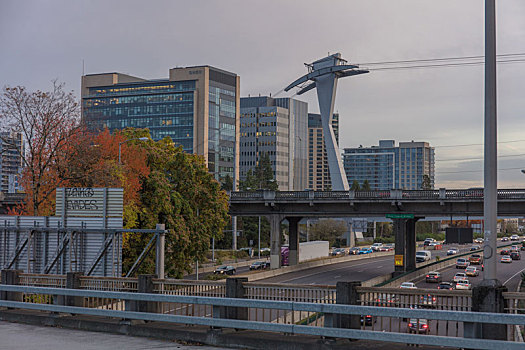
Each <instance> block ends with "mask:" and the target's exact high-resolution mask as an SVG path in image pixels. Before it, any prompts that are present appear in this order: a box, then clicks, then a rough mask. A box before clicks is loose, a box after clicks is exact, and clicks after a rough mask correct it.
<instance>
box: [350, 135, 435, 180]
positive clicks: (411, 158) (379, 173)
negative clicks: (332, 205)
mask: <svg viewBox="0 0 525 350" xmlns="http://www.w3.org/2000/svg"><path fill="white" fill-rule="evenodd" d="M343 159H344V168H345V172H346V176H347V179H348V183H349V184H352V183H353V182H354V180H357V182H358V183H359V184H360V185H362V184H363V183H364V181H365V180H368V183H369V184H370V189H371V190H389V189H393V188H394V189H405V190H420V189H421V188H422V186H423V178H424V177H425V176H428V178H429V180H430V188H432V189H433V188H434V172H435V161H434V148H433V147H430V145H429V144H428V142H414V141H412V142H400V143H399V146H398V147H396V146H395V141H394V140H380V141H379V146H372V147H363V146H360V147H358V148H345V150H344V154H343Z"/></svg>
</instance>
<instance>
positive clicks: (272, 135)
mask: <svg viewBox="0 0 525 350" xmlns="http://www.w3.org/2000/svg"><path fill="white" fill-rule="evenodd" d="M307 118H308V104H307V103H306V102H303V101H299V100H295V99H292V98H272V97H268V96H262V97H243V98H241V124H240V125H241V141H240V145H241V148H240V162H239V166H240V178H241V180H244V179H245V178H246V174H247V173H248V171H249V170H250V169H254V168H255V167H256V166H257V164H258V162H259V159H260V156H261V155H262V154H268V155H269V157H270V161H271V163H272V169H273V173H274V178H275V180H276V181H277V184H278V185H279V189H280V190H282V191H302V190H304V189H305V188H306V185H307V163H308V158H307V157H308V154H307V130H306V129H307Z"/></svg>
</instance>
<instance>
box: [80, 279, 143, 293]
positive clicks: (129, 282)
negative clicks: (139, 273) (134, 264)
mask: <svg viewBox="0 0 525 350" xmlns="http://www.w3.org/2000/svg"><path fill="white" fill-rule="evenodd" d="M80 289H89V290H107V291H115V292H136V291H137V290H138V279H137V278H126V277H87V276H82V277H80Z"/></svg>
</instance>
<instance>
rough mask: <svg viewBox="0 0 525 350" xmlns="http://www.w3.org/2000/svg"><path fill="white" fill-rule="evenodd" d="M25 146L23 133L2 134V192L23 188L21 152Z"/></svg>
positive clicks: (0, 142)
mask: <svg viewBox="0 0 525 350" xmlns="http://www.w3.org/2000/svg"><path fill="white" fill-rule="evenodd" d="M17 148H18V150H17ZM24 148H25V147H24V143H23V138H22V134H21V133H9V132H2V133H1V134H0V155H1V157H0V190H1V192H4V193H17V192H19V191H21V190H22V188H21V186H20V182H19V180H20V175H21V173H22V168H23V162H22V157H21V156H20V153H24V151H23V150H24ZM20 150H22V151H20Z"/></svg>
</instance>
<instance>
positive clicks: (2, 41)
mask: <svg viewBox="0 0 525 350" xmlns="http://www.w3.org/2000/svg"><path fill="white" fill-rule="evenodd" d="M497 3H498V7H497V30H498V33H497V40H498V48H497V51H498V54H513V53H524V54H525V1H523V0H500V1H497ZM483 4H484V1H482V0H440V1H436V0H433V1H430V0H360V1H358V0H342V1H312V0H297V1H287V0H266V1H260V0H259V1H248V0H238V1H233V0H232V1H229V0H221V1H212V0H206V1H205V0H186V1H175V0H169V1H160V0H156V1H130V0H126V1H124V0H122V1H111V0H101V1H70V0H65V1H29V0H28V1H17V0H0V86H4V85H11V86H13V85H24V86H26V87H28V88H30V89H49V88H50V86H51V81H52V80H53V79H58V80H59V81H62V82H65V83H66V86H67V88H69V89H72V90H74V91H75V93H76V94H77V95H79V94H78V92H79V87H80V76H81V75H82V60H84V62H85V63H84V67H85V68H84V69H85V73H86V74H88V73H101V72H113V71H118V72H122V73H127V74H131V75H135V76H139V77H142V78H147V79H158V78H167V77H168V71H169V69H170V68H173V67H175V66H192V65H204V64H208V65H212V66H216V67H218V68H222V69H225V70H228V71H231V72H235V73H237V74H238V75H240V77H241V96H247V95H248V94H251V95H256V94H259V93H260V94H264V95H266V94H270V93H272V94H275V93H277V92H279V91H280V90H281V89H282V88H283V87H285V86H286V85H288V84H289V83H290V82H292V81H293V80H295V79H296V78H298V77H299V76H301V75H303V74H304V73H305V72H306V69H305V67H304V65H303V63H305V62H312V61H314V60H316V59H318V58H321V57H324V56H326V55H327V54H328V53H329V52H330V53H335V52H340V53H341V54H342V55H343V58H345V59H347V60H348V61H349V62H351V63H357V64H362V67H368V68H370V69H371V72H370V73H369V74H365V75H360V76H356V77H349V78H346V79H343V80H340V81H339V85H338V92H337V99H336V107H335V109H336V110H337V111H338V112H339V113H340V116H341V122H340V123H341V132H340V135H341V138H340V147H341V148H344V147H357V146H359V145H363V146H365V147H367V146H371V145H377V143H378V140H379V139H394V140H396V142H399V141H411V140H414V141H427V142H430V144H431V145H432V146H435V147H436V187H448V188H453V187H456V188H457V187H477V186H481V185H482V179H483V173H482V168H483V167H482V160H481V159H478V160H476V159H471V158H482V156H483V153H482V152H483V148H482V146H481V145H479V144H482V143H483V66H482V65H474V66H457V67H446V68H428V67H427V68H419V69H396V70H376V71H374V70H373V69H372V68H374V67H377V66H374V65H367V64H366V63H373V62H386V61H399V60H417V59H431V58H448V57H464V56H479V55H483V52H484V51H483V50H484V49H483V48H484V44H483V40H484V35H483V31H484V18H483V16H484V8H483V7H484V5H483ZM514 58H517V59H523V60H524V61H525V55H524V56H518V57H514ZM400 65H401V64H397V66H400ZM279 96H291V94H284V93H281V94H280V95H279ZM300 99H302V100H305V101H307V102H308V103H309V109H310V111H311V112H317V111H318V106H317V100H316V94H315V91H310V92H308V93H307V94H305V95H303V96H300ZM524 115H525V62H514V63H506V64H500V65H498V123H499V125H498V134H499V136H498V137H499V139H498V141H500V142H501V143H500V144H499V147H498V148H499V154H500V155H503V156H506V157H502V158H500V162H499V167H500V169H501V170H500V171H499V173H498V175H499V187H500V188H502V187H521V188H523V187H525V175H523V174H521V173H520V171H519V170H518V169H511V170H505V169H508V168H519V167H521V168H525V155H523V154H525V118H524ZM509 141H514V142H509ZM465 144H477V145H474V146H462V147H450V146H453V145H465ZM520 154H521V156H520ZM514 155H518V156H514ZM449 159H454V160H452V161H450V160H449ZM458 159H459V160H458ZM447 160H448V161H447Z"/></svg>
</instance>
